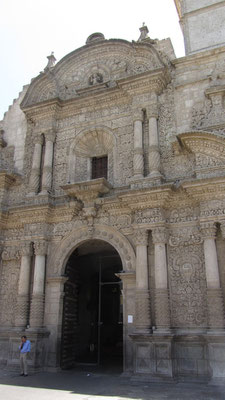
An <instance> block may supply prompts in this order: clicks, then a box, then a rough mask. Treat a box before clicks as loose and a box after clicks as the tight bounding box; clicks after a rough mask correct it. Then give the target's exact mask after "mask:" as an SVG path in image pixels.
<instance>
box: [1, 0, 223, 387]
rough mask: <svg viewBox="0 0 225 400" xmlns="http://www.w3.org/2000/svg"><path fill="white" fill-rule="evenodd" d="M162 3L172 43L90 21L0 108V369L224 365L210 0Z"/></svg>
mask: <svg viewBox="0 0 225 400" xmlns="http://www.w3.org/2000/svg"><path fill="white" fill-rule="evenodd" d="M175 3H176V7H177V11H178V14H179V17H180V21H181V27H182V30H183V34H184V40H185V48H186V56H185V57H182V58H180V59H177V58H176V57H175V54H174V51H173V47H172V44H171V41H170V39H165V40H157V39H155V40H153V39H151V38H149V36H148V29H147V27H146V26H143V27H141V28H140V37H139V39H138V40H137V41H132V42H128V41H126V40H122V39H109V40H107V39H105V37H104V35H103V34H101V33H94V34H92V35H91V36H89V37H88V39H87V41H86V44H85V45H84V46H83V47H81V48H79V49H77V50H75V51H73V52H72V53H70V54H68V55H66V56H65V57H64V58H63V59H62V60H61V61H59V62H58V63H55V61H56V60H55V58H54V55H53V54H51V55H50V56H49V57H48V64H47V66H46V68H45V69H44V71H43V72H41V73H40V74H39V75H38V76H37V77H36V78H34V79H33V80H32V81H31V83H30V85H27V86H25V87H24V89H23V91H22V92H21V94H20V96H19V98H18V99H17V100H15V101H14V103H13V105H12V106H11V107H10V108H9V110H8V112H7V113H6V114H5V116H4V119H3V121H1V123H0V124H1V125H0V127H1V138H0V146H1V147H0V155H1V158H0V163H1V164H0V168H1V171H0V188H1V190H0V205H1V214H0V215H1V237H0V239H1V264H0V304H1V307H0V365H1V366H2V367H4V368H10V369H12V368H18V365H19V359H18V343H19V340H20V336H21V335H22V334H26V335H27V336H28V337H29V339H30V340H31V342H32V351H31V354H30V358H29V365H30V369H33V370H49V371H54V370H58V369H59V368H65V369H66V368H72V367H73V366H76V365H78V364H80V363H81V364H86V363H87V364H103V365H104V363H110V362H114V361H115V362H118V363H120V365H121V367H122V369H123V372H124V374H126V375H127V376H131V377H132V378H133V379H144V380H149V381H151V380H160V379H162V380H184V379H197V380H201V381H202V380H203V381H215V380H222V379H223V378H224V376H225V315H224V301H225V263H224V256H225V241H224V239H225V112H224V95H225V43H224V42H223V41H224V26H223V25H224V24H223V19H224V15H225V2H224V1H219V0H199V1H198V2H196V1H194V0H176V1H175ZM196 3H198V5H196ZM209 21H210V22H209Z"/></svg>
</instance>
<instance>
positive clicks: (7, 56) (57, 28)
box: [0, 0, 184, 119]
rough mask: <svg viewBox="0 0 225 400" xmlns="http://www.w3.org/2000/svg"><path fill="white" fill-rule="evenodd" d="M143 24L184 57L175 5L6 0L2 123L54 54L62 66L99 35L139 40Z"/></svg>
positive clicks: (1, 38)
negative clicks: (28, 85)
mask: <svg viewBox="0 0 225 400" xmlns="http://www.w3.org/2000/svg"><path fill="white" fill-rule="evenodd" d="M143 22H145V24H146V25H147V26H148V29H149V35H150V37H151V38H152V39H155V38H158V39H164V38H167V37H170V38H171V40H172V43H173V46H174V49H175V53H176V56H177V57H182V56H184V46H183V37H182V33H181V29H180V26H179V20H178V16H177V12H176V8H175V5H174V1H173V0H139V1H133V2H132V1H130V0H129V1H128V0H112V2H110V1H106V0H105V1H103V0H95V1H93V0H83V1H82V0H79V1H78V0H64V1H61V0H60V1H59V0H38V1H37V0H36V1H34V0H1V13H0V48H1V63H0V93H1V95H0V119H2V118H3V114H4V112H5V111H7V109H8V106H9V105H10V104H12V102H13V99H14V98H17V97H18V94H19V92H20V91H21V89H22V87H23V85H25V84H28V83H30V80H31V79H32V78H33V77H35V76H37V75H38V74H39V72H40V71H42V70H43V69H44V67H45V66H46V64H47V58H46V57H47V56H48V55H49V54H50V53H51V52H52V51H54V54H55V57H56V59H57V61H59V60H60V59H61V58H62V57H64V56H65V55H66V54H68V53H70V52H71V51H73V50H75V49H76V48H79V47H81V46H83V45H84V44H85V41H86V39H87V37H88V36H89V35H90V34H92V33H94V32H102V33H103V34H104V36H105V38H106V39H111V38H120V39H126V40H129V41H132V40H137V39H138V37H139V28H140V27H141V26H142V23H143Z"/></svg>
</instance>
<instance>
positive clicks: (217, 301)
mask: <svg viewBox="0 0 225 400" xmlns="http://www.w3.org/2000/svg"><path fill="white" fill-rule="evenodd" d="M207 302H208V326H209V328H210V329H223V328H224V327H225V317H224V302H223V294H222V290H221V289H207Z"/></svg>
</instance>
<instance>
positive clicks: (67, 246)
mask: <svg viewBox="0 0 225 400" xmlns="http://www.w3.org/2000/svg"><path fill="white" fill-rule="evenodd" d="M90 239H91V240H101V241H105V242H106V243H108V244H110V245H111V246H112V247H114V249H115V250H116V251H117V253H118V255H119V257H120V259H121V265H122V268H121V270H122V271H123V272H124V276H127V275H132V276H134V275H135V270H136V257H135V252H134V249H133V247H132V246H131V244H130V242H129V241H128V239H127V238H126V237H125V236H124V235H122V234H121V233H120V232H118V231H117V230H116V229H114V228H112V227H109V226H104V225H96V226H95V227H93V228H90V227H87V226H86V227H82V228H79V229H76V230H75V229H74V230H73V231H72V232H70V233H69V234H68V235H67V236H66V237H65V238H64V239H63V240H61V242H60V243H58V244H57V245H56V246H54V247H53V248H52V252H51V255H50V257H49V261H48V270H49V271H51V273H50V276H49V277H48V278H47V292H46V306H47V308H46V311H45V321H46V325H47V326H48V328H49V330H50V332H51V346H50V347H51V350H50V351H49V361H48V363H49V366H54V367H55V366H57V367H59V365H60V364H59V358H60V357H59V354H60V351H61V350H60V343H61V329H62V318H63V298H64V285H65V282H66V280H67V278H65V268H66V265H67V262H68V260H69V258H70V256H71V254H72V253H73V252H74V251H75V250H76V249H77V248H78V247H79V246H81V245H82V244H83V243H85V242H88V241H89V240H90ZM120 275H123V273H122V274H120ZM123 292H124V290H123ZM129 299H130V297H129ZM132 299H133V298H132ZM125 301H126V295H125V297H124V305H125ZM132 304H133V303H132ZM50 305H51V309H52V310H54V312H52V311H51V310H50V311H48V308H49V307H50ZM126 307H127V306H126ZM129 307H130V305H129ZM131 307H133V306H131ZM124 315H125V314H124ZM52 319H54V321H55V324H52ZM125 347H126V343H125V341H124V348H125ZM126 351H127V350H125V351H124V357H125V353H126ZM54 360H55V361H54Z"/></svg>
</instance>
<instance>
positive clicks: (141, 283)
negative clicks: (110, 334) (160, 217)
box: [135, 230, 151, 334]
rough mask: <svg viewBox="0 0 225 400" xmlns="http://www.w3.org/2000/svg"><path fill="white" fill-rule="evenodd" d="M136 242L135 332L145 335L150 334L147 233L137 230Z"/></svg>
mask: <svg viewBox="0 0 225 400" xmlns="http://www.w3.org/2000/svg"><path fill="white" fill-rule="evenodd" d="M135 242H136V299H135V300H136V310H135V326H136V332H138V333H142V334H146V333H149V332H150V325H151V318H150V295H149V274H148V255H147V245H148V231H145V230H138V231H136V234H135Z"/></svg>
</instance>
